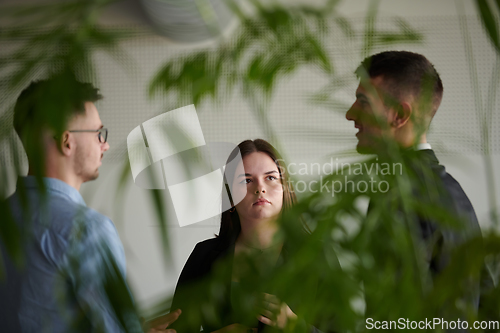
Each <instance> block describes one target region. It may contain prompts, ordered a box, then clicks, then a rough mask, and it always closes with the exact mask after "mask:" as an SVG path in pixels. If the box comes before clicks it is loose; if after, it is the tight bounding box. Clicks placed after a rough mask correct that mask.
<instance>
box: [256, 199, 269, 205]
mask: <svg viewBox="0 0 500 333" xmlns="http://www.w3.org/2000/svg"><path fill="white" fill-rule="evenodd" d="M253 204H254V206H260V205H265V204H270V202H269V201H268V200H266V199H259V200H257V201H255V202H254V203H253Z"/></svg>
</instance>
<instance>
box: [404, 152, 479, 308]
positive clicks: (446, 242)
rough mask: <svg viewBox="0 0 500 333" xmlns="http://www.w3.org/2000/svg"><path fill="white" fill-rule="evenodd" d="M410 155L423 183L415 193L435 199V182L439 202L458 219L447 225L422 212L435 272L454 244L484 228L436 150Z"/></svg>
mask: <svg viewBox="0 0 500 333" xmlns="http://www.w3.org/2000/svg"><path fill="white" fill-rule="evenodd" d="M409 155H410V156H409V157H410V159H409V161H408V163H409V164H410V167H411V169H413V170H414V171H415V175H416V176H417V185H420V188H416V189H415V191H414V192H415V195H416V196H417V197H418V198H421V199H422V200H424V202H425V201H428V202H432V201H433V198H431V197H430V196H431V194H429V193H428V192H427V191H428V189H429V187H430V186H433V185H435V188H436V190H437V191H440V193H439V201H438V202H437V203H438V204H439V205H440V206H441V207H442V208H445V209H446V211H447V212H448V213H449V214H450V215H451V216H455V217H456V218H457V219H459V220H458V221H457V223H456V226H455V227H447V226H445V225H443V223H442V222H443V221H437V220H436V219H435V218H433V217H428V216H425V215H420V216H419V221H418V222H419V228H418V229H419V231H420V234H419V236H420V237H421V239H422V240H423V241H424V242H430V241H431V239H432V242H433V246H430V247H428V252H427V260H428V263H429V270H430V272H431V273H432V274H433V275H435V274H438V273H439V272H441V271H442V270H443V269H444V268H445V267H446V265H447V264H448V262H449V260H450V254H451V252H452V251H453V249H454V248H456V247H457V246H459V245H461V244H462V243H464V242H465V241H467V240H468V239H470V238H472V237H475V236H478V235H480V233H481V232H480V228H479V223H478V220H477V217H476V213H475V212H474V208H473V207H472V204H471V202H470V200H469V198H468V197H467V195H466V194H465V192H464V190H463V189H462V187H461V186H460V184H459V183H458V182H457V181H456V180H455V178H453V177H452V176H451V175H450V174H449V173H447V172H446V170H445V167H444V166H442V165H440V164H439V161H438V159H437V158H436V155H435V154H434V151H432V150H430V149H427V150H419V151H416V152H412V153H411V154H409ZM426 171H430V172H426ZM429 185H430V186H429ZM434 203H436V202H434ZM476 308H477V302H476Z"/></svg>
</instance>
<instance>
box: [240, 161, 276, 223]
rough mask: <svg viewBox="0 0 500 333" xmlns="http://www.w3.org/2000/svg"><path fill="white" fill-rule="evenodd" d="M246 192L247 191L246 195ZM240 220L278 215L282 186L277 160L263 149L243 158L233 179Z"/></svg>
mask: <svg viewBox="0 0 500 333" xmlns="http://www.w3.org/2000/svg"><path fill="white" fill-rule="evenodd" d="M245 191H246V194H245ZM233 193H234V197H238V198H241V197H242V200H241V201H240V202H239V203H238V204H236V211H237V212H238V215H239V217H240V220H250V219H251V220H256V219H269V218H277V217H278V215H279V213H280V212H281V207H282V206H283V186H282V185H281V180H280V174H279V171H278V167H277V166H276V163H274V161H273V160H272V158H271V157H269V155H267V154H266V153H263V152H254V153H250V154H248V155H246V156H245V157H243V160H242V162H241V163H240V165H239V166H238V167H237V169H236V173H235V175H234V179H233Z"/></svg>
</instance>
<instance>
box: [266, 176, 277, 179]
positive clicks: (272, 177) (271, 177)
mask: <svg viewBox="0 0 500 333" xmlns="http://www.w3.org/2000/svg"><path fill="white" fill-rule="evenodd" d="M267 179H269V180H276V179H278V178H277V177H274V176H267Z"/></svg>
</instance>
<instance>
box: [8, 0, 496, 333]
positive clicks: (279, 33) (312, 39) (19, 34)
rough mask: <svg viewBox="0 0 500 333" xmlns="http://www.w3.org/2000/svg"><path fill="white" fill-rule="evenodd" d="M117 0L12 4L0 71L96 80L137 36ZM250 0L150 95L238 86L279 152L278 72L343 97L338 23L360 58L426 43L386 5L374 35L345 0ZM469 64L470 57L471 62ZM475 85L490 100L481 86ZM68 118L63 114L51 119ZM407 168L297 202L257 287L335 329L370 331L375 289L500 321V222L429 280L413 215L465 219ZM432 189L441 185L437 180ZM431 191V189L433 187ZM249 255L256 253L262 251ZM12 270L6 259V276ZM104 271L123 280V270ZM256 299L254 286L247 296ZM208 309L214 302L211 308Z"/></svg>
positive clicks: (21, 79) (160, 212) (422, 306)
mask: <svg viewBox="0 0 500 333" xmlns="http://www.w3.org/2000/svg"><path fill="white" fill-rule="evenodd" d="M110 2H111V1H109V0H108V1H106V0H92V1H89V0H79V1H64V2H58V3H54V4H50V5H45V4H44V5H38V4H37V5H30V6H28V7H18V6H14V7H11V8H2V13H1V14H0V18H2V17H5V18H9V19H11V20H12V22H13V23H12V25H8V26H6V27H2V29H1V30H0V41H1V42H9V43H11V44H12V45H13V46H12V49H11V50H7V51H2V54H1V57H0V72H1V73H4V74H2V77H1V78H0V90H1V93H2V94H12V93H14V92H18V91H19V88H20V87H23V86H25V85H26V84H27V82H28V81H29V80H31V78H32V77H33V75H34V74H38V73H43V75H42V76H53V75H60V76H61V77H63V78H64V77H68V78H78V79H80V80H83V81H93V82H95V81H96V77H98V75H96V73H94V70H93V65H92V53H93V52H95V51H97V50H100V49H103V50H106V51H108V52H110V54H112V55H119V54H121V51H120V50H119V43H120V41H121V40H122V39H123V38H126V37H127V36H131V35H132V34H133V33H132V32H131V33H130V34H123V33H117V32H116V31H114V30H110V29H103V28H101V27H99V26H98V25H97V24H96V22H97V18H98V17H99V14H100V12H101V11H102V9H103V8H104V7H105V6H107V5H108V4H109V3H110ZM249 3H250V4H251V6H252V9H253V10H252V11H250V12H249V11H246V10H243V9H242V8H241V7H240V3H239V2H238V1H235V2H232V1H229V2H228V4H229V5H230V6H231V8H232V10H233V11H234V13H235V14H236V16H237V17H238V20H239V27H238V28H237V31H236V32H235V33H234V35H233V36H232V37H231V38H230V40H220V41H219V42H218V44H217V46H216V47H212V48H209V49H205V50H201V51H196V52H194V53H191V54H187V55H183V56H179V57H177V58H174V59H172V60H169V61H168V62H167V63H166V64H165V65H164V66H163V67H162V68H161V69H159V70H158V72H157V74H156V75H155V76H154V77H153V78H152V80H151V84H150V87H149V92H150V95H151V97H154V96H156V95H159V94H163V95H169V96H171V97H173V98H175V100H176V101H177V102H178V104H179V105H185V104H191V103H195V104H197V105H199V104H200V103H202V102H204V101H205V100H213V101H218V102H223V101H224V99H225V98H226V97H228V96H229V95H230V94H231V93H232V91H233V90H234V89H236V88H239V89H242V92H243V95H244V96H245V98H246V99H247V101H248V103H249V104H250V105H251V106H252V110H253V112H254V115H255V116H256V118H257V119H258V121H259V124H260V125H261V126H262V128H264V129H265V130H266V136H267V137H268V138H269V139H270V141H271V142H272V143H273V144H274V145H275V146H276V147H277V148H278V149H279V150H282V149H281V145H280V140H279V137H278V136H277V134H276V133H275V131H274V130H273V128H272V126H271V124H270V122H269V119H268V118H267V107H268V105H269V102H270V100H271V99H272V97H273V93H274V91H275V88H276V86H277V85H279V83H280V81H281V80H283V79H284V78H286V77H287V76H289V75H291V74H293V73H294V72H296V71H297V70H299V69H300V68H302V67H303V66H314V67H315V68H317V69H318V70H319V71H321V72H322V73H324V75H325V77H327V78H329V81H330V83H329V84H328V85H327V86H325V88H324V89H322V90H321V91H320V92H319V93H318V94H317V95H316V96H315V98H313V101H315V102H321V103H330V104H329V105H332V104H335V103H336V101H335V100H332V97H331V95H332V94H333V93H334V92H335V90H336V89H338V88H339V87H341V86H342V85H343V83H344V82H345V78H343V77H341V76H339V75H337V73H336V71H335V66H334V59H330V56H329V53H328V52H327V50H325V47H324V45H323V41H322V40H321V38H320V37H321V36H323V35H326V34H327V33H341V34H343V35H344V36H345V37H347V38H352V39H356V38H360V36H361V38H362V39H363V48H362V49H361V52H362V54H363V55H368V54H370V53H371V52H372V50H373V49H374V46H376V45H384V46H390V45H398V44H400V43H414V42H419V41H421V40H422V39H423V36H422V35H421V34H420V33H419V32H418V31H415V30H414V29H412V28H411V26H410V25H409V24H408V23H407V22H406V21H405V20H403V19H397V20H396V26H397V28H398V32H394V31H390V32H386V31H378V30H377V29H376V28H375V22H376V20H377V15H376V14H377V5H378V1H371V2H370V6H371V7H370V10H369V11H368V15H367V17H366V20H365V27H364V29H363V31H356V29H354V28H353V26H352V25H351V23H350V21H349V19H348V18H346V17H344V16H342V15H341V14H340V13H338V12H337V11H336V8H337V5H338V1H335V0H333V1H326V2H325V3H324V5H323V6H320V7H311V6H306V5H300V6H283V5H279V4H278V3H277V2H272V3H267V2H264V1H257V0H253V1H251V2H249ZM476 3H477V6H478V9H479V13H480V15H481V18H482V21H483V23H484V26H485V31H486V33H487V35H488V36H489V38H490V40H491V41H492V44H493V46H494V48H495V49H496V51H497V53H498V54H499V56H500V39H499V32H498V23H497V22H498V20H497V19H496V17H497V16H498V13H496V14H495V10H500V2H499V1H498V0H495V2H494V4H495V5H496V7H495V8H496V9H495V8H492V6H490V5H489V2H488V1H486V0H476ZM462 27H465V30H464V38H465V44H466V46H467V45H468V46H467V47H468V48H469V50H470V49H471V46H470V42H467V30H466V25H465V26H464V25H463V24H462ZM469 53H470V52H469ZM470 54H472V53H470ZM116 59H118V57H116ZM468 60H469V64H473V62H474V59H473V58H469V59H468ZM498 64H499V63H497V66H496V69H495V70H494V71H493V74H492V79H491V84H490V93H489V95H488V100H487V101H486V106H485V107H484V108H483V106H480V108H479V109H480V110H482V111H481V112H479V111H478V112H479V115H480V117H482V118H480V119H481V123H482V124H483V125H484V126H482V128H481V129H482V131H483V134H485V133H486V134H485V135H483V136H482V139H483V141H482V144H483V147H486V148H485V153H486V155H487V156H489V150H488V149H489V148H488V147H489V146H488V144H489V141H488V140H489V135H488V134H487V133H489V131H491V117H492V114H493V112H494V105H495V104H494V102H495V98H496V92H497V90H498V85H497V83H498V80H499V74H498V73H499V72H500V67H499V65H498ZM471 73H472V72H471ZM7 74H8V75H7ZM471 77H472V78H473V86H474V87H478V86H479V84H478V80H479V79H478V78H477V74H475V75H472V76H471ZM475 94H476V96H480V92H479V91H477V92H475ZM478 98H479V97H478ZM47 112H50V111H49V110H48V111H47ZM6 114H7V113H4V114H2V115H1V117H2V118H1V119H2V121H4V120H5V121H7V120H8V119H9V118H8V116H7V115H6ZM59 116H60V115H58V114H57V113H56V114H54V122H56V121H57V119H59V118H58V117H59ZM8 135H9V133H8V132H2V133H0V140H5V139H6V137H7V136H8ZM389 151H391V152H393V154H389V155H390V156H389V157H388V158H389V162H390V163H397V162H399V161H401V160H402V156H401V154H400V152H398V150H397V149H394V148H390V149H389ZM282 153H284V152H282ZM485 161H486V168H487V170H486V177H487V179H488V184H489V186H490V187H489V190H488V199H489V201H490V209H491V218H492V221H494V222H495V221H497V220H498V214H497V213H496V205H497V202H496V198H495V193H496V192H495V188H494V185H491V184H494V182H495V180H494V176H495V175H494V168H493V165H492V161H491V158H489V159H488V157H487V158H486V160H485ZM34 163H35V165H36V166H37V169H38V172H37V174H39V175H41V174H42V171H43V168H42V166H43V160H41V161H35V162H34ZM366 163H367V164H373V163H379V161H376V160H369V161H367V162H366ZM124 165H125V167H124V169H123V174H122V177H121V181H120V185H119V186H120V189H119V190H118V191H117V193H119V194H121V193H123V192H124V191H123V189H124V188H125V186H127V179H128V178H130V177H127V175H128V172H129V171H128V170H129V168H128V161H125V163H124ZM405 167H408V169H405V172H403V173H402V174H401V175H399V174H398V175H389V176H387V177H385V178H383V180H386V181H387V182H388V183H389V184H390V189H391V190H390V191H389V192H388V193H386V195H383V196H381V195H376V193H371V194H370V193H368V194H366V193H360V192H359V191H355V190H354V191H347V192H345V193H339V194H338V195H336V196H335V197H333V196H331V194H329V195H325V194H324V193H320V192H318V193H309V194H308V195H306V196H304V198H303V199H302V200H301V202H300V203H299V204H298V205H297V206H296V207H295V209H294V210H293V211H292V212H291V213H290V214H287V215H285V216H284V217H283V223H282V233H283V235H284V236H285V239H286V242H287V244H292V246H291V247H290V254H289V255H290V260H288V261H287V262H286V263H284V264H283V265H282V266H280V267H279V269H277V270H272V271H271V272H267V273H266V274H264V275H263V276H262V278H259V277H255V278H254V279H252V280H251V281H249V282H248V286H249V291H251V290H273V291H274V292H275V293H276V294H277V295H284V297H285V298H286V300H287V302H288V303H289V304H293V305H294V311H295V312H296V313H297V314H298V315H299V316H300V317H301V318H305V320H306V322H308V323H314V324H315V325H316V326H318V327H319V328H321V329H325V330H331V329H336V330H339V331H350V332H355V331H364V330H365V326H364V310H363V308H364V304H365V301H366V300H367V299H369V300H370V303H371V306H372V308H371V309H370V313H371V314H373V315H374V318H386V319H391V320H396V319H397V318H411V319H412V320H422V319H423V318H433V317H438V316H443V317H445V318H451V320H456V317H457V316H462V318H463V316H466V318H467V319H469V320H476V319H478V318H479V319H489V320H499V318H500V304H499V303H500V302H499V300H500V286H499V285H498V277H499V275H500V271H499V267H500V265H498V262H500V237H499V236H498V234H497V232H496V231H495V230H484V231H483V234H484V237H483V239H482V240H481V239H480V238H479V237H475V238H474V237H472V238H470V239H468V240H467V242H465V243H464V244H462V245H461V246H460V247H459V248H458V249H457V250H456V251H455V253H454V256H453V258H452V260H451V261H450V264H449V265H448V266H447V268H446V269H445V270H444V271H443V272H442V274H440V275H439V277H438V278H437V279H435V280H434V281H433V283H430V282H429V276H428V269H427V268H426V267H425V265H423V263H422V255H421V250H422V249H421V248H420V247H421V244H419V243H418V242H417V241H416V240H415V238H414V237H413V233H414V230H413V229H414V227H413V223H414V222H415V221H414V219H415V217H416V216H419V215H422V214H424V215H427V216H430V217H433V218H434V219H436V220H439V221H442V222H443V223H445V224H447V226H448V227H456V228H459V226H458V224H457V223H456V221H455V217H454V216H452V215H450V213H449V212H447V211H443V209H442V208H441V207H440V206H439V205H437V204H436V201H433V200H421V198H418V197H415V196H414V195H413V192H412V191H413V189H415V187H418V186H419V185H418V183H415V178H414V177H413V178H412V176H411V174H412V172H413V170H414V169H412V168H411V167H410V164H405ZM350 177H351V178H349V180H353V181H362V180H366V179H364V178H363V177H367V175H361V176H350ZM327 180H328V181H330V182H332V181H342V182H345V181H346V180H345V179H344V178H343V176H341V175H339V174H334V175H330V176H328V177H327V178H326V179H325V181H327ZM492 186H493V187H492ZM426 190H427V191H429V192H434V193H439V192H440V189H439V188H432V189H430V188H427V189H426ZM161 195H162V194H161V192H159V191H151V200H152V202H153V203H154V207H155V210H156V213H157V216H158V221H159V224H160V226H161V227H162V230H163V232H162V240H163V244H165V245H166V244H167V239H168V238H167V235H166V232H167V228H166V213H165V209H164V207H163V206H162V203H163V200H162V198H161ZM428 199H432V195H431V196H430V197H429V198H428ZM368 200H369V201H370V202H371V203H375V204H373V207H372V209H371V210H370V213H369V214H366V212H365V211H364V210H363V209H362V208H360V206H362V203H363V202H365V203H366V202H367V201H368ZM0 207H1V208H0V216H2V217H4V218H2V223H1V225H0V239H1V240H2V243H3V244H5V245H6V249H7V252H8V255H9V256H10V257H11V258H15V259H16V261H17V262H18V263H21V262H22V251H21V240H22V236H21V235H20V233H19V230H18V229H17V227H16V225H15V223H14V222H13V221H12V220H11V219H9V218H8V216H9V211H8V207H6V206H5V205H4V204H3V203H2V205H1V206H0ZM302 221H305V222H306V223H307V224H308V225H309V226H310V227H311V228H312V229H313V232H312V234H311V235H310V237H307V238H304V237H303V235H301V234H300V233H299V230H300V229H301V228H300V224H301V223H302ZM346 221H347V222H346ZM454 221H455V222H454ZM346 223H347V224H349V226H347V224H346ZM353 226H355V227H354V228H353ZM353 230H354V231H353ZM0 258H1V257H0ZM241 260H250V261H251V260H252V258H242V259H241ZM339 261H340V263H341V265H339ZM484 262H486V263H488V265H487V266H486V271H487V274H486V275H482V276H481V275H480V272H481V270H482V269H484V266H483V263H484ZM227 267H230V266H228V265H221V266H220V269H221V271H224V269H227ZM3 271H4V270H3V268H2V267H1V266H0V274H2V273H3ZM115 273H116V272H115ZM103 274H108V275H109V276H113V274H114V273H113V272H111V273H110V272H103ZM218 274H221V276H222V275H223V273H216V274H215V276H218ZM0 276H1V275H0ZM109 276H108V278H109ZM484 276H486V277H487V278H485V279H484V281H483V291H482V292H483V295H482V296H483V301H482V303H483V306H482V308H481V309H480V312H479V314H476V313H474V311H473V310H472V309H471V308H468V307H467V303H464V302H463V295H464V294H466V293H467V292H468V288H469V287H470V284H468V283H465V284H464V281H478V280H479V279H481V278H482V277H484ZM115 278H116V276H115ZM115 278H113V277H111V278H109V280H108V281H110V283H109V284H108V287H109V288H108V295H109V296H110V299H112V300H114V301H113V302H112V303H113V306H114V308H115V311H116V312H117V313H118V314H119V315H118V317H119V318H121V320H122V322H123V323H124V325H125V322H126V319H123V317H122V315H120V314H123V313H127V312H128V311H130V309H131V308H132V307H133V303H132V301H131V300H130V299H128V298H126V299H123V295H128V294H127V293H126V292H123V293H121V292H120V290H124V289H125V288H126V285H125V284H124V281H122V280H120V279H117V280H114V279H115ZM202 283H203V284H202V287H201V288H209V290H218V288H217V285H220V284H221V283H223V282H222V278H220V279H217V278H215V279H211V280H210V281H203V282H202ZM195 292H196V289H193V293H195ZM249 295H250V296H251V293H250V294H249ZM249 295H246V296H245V295H243V296H242V297H243V298H242V299H246V298H245V297H247V296H248V297H250V296H249ZM195 296H196V294H193V297H195ZM245 302H246V301H245ZM168 304H169V301H168V300H166V301H164V302H161V303H160V304H159V305H158V307H157V308H155V309H153V310H152V311H153V312H155V313H156V314H160V313H163V312H165V310H166V308H165V307H166V306H168ZM200 306H201V307H203V304H200ZM207 306H208V308H210V304H208V305H207ZM193 315H195V314H193ZM216 319H217V318H214V320H216ZM300 329H303V326H301V325H297V326H295V327H289V330H290V331H294V330H296V331H300Z"/></svg>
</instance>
